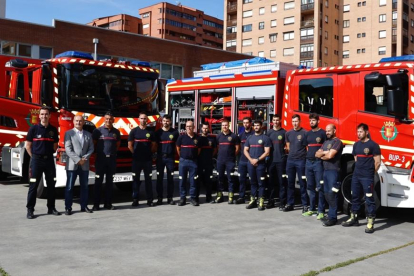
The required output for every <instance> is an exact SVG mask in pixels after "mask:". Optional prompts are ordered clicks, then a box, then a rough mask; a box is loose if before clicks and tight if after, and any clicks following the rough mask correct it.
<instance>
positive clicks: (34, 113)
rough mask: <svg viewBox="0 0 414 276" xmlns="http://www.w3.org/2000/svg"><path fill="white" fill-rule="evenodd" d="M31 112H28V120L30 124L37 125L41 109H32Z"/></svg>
mask: <svg viewBox="0 0 414 276" xmlns="http://www.w3.org/2000/svg"><path fill="white" fill-rule="evenodd" d="M29 112H30V113H29V114H27V117H26V122H27V124H28V125H29V126H32V125H36V124H37V123H39V121H38V118H39V113H40V110H39V109H30V110H29Z"/></svg>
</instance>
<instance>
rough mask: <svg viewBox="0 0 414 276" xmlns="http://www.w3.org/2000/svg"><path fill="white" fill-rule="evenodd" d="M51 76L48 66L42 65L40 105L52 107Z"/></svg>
mask: <svg viewBox="0 0 414 276" xmlns="http://www.w3.org/2000/svg"><path fill="white" fill-rule="evenodd" d="M52 88H53V85H52V74H51V71H50V67H49V64H42V95H41V96H42V104H45V105H47V106H52Z"/></svg>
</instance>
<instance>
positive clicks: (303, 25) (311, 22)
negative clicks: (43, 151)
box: [300, 19, 315, 28]
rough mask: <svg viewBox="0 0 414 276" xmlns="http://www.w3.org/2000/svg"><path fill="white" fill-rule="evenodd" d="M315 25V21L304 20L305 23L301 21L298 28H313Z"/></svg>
mask: <svg viewBox="0 0 414 276" xmlns="http://www.w3.org/2000/svg"><path fill="white" fill-rule="evenodd" d="M314 25H315V20H313V19H312V20H305V21H302V22H301V23H300V26H301V27H302V28H304V27H313V26H314Z"/></svg>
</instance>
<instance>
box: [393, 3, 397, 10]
mask: <svg viewBox="0 0 414 276" xmlns="http://www.w3.org/2000/svg"><path fill="white" fill-rule="evenodd" d="M397 4H398V3H397V2H395V3H392V9H393V10H397Z"/></svg>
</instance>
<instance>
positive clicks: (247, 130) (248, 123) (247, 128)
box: [236, 117, 254, 204]
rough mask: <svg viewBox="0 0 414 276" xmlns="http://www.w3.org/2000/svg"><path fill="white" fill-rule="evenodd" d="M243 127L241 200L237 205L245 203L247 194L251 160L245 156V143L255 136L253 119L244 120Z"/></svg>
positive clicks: (240, 178) (240, 170)
mask: <svg viewBox="0 0 414 276" xmlns="http://www.w3.org/2000/svg"><path fill="white" fill-rule="evenodd" d="M243 127H244V131H243V132H241V133H239V139H240V159H239V164H238V170H237V172H238V174H239V182H240V186H239V187H240V188H239V198H238V199H237V200H236V204H243V203H245V199H244V196H245V192H246V179H247V164H248V163H249V160H247V158H246V156H245V155H244V143H246V140H247V138H249V137H250V136H251V135H253V134H254V132H253V131H252V119H251V118H250V117H245V118H243Z"/></svg>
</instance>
